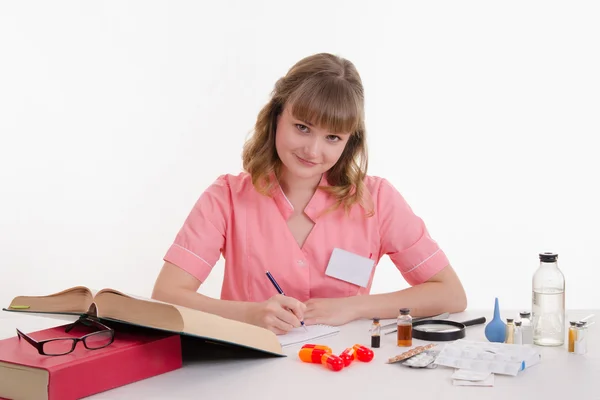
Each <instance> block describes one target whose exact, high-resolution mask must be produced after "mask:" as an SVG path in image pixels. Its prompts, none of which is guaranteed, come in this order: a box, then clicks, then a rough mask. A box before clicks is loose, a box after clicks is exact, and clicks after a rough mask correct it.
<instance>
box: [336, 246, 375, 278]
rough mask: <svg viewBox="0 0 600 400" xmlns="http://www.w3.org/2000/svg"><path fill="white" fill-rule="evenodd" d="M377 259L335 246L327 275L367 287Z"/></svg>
mask: <svg viewBox="0 0 600 400" xmlns="http://www.w3.org/2000/svg"><path fill="white" fill-rule="evenodd" d="M374 265H375V260H371V259H370V258H367V257H363V256H359V255H358V254H354V253H351V252H349V251H346V250H342V249H338V248H335V249H333V252H332V253H331V258H330V259H329V264H327V269H326V270H325V275H328V276H331V277H333V278H337V279H341V280H343V281H346V282H350V283H353V284H355V285H358V286H362V287H367V284H368V283H369V278H370V277H371V271H372V270H373V266H374Z"/></svg>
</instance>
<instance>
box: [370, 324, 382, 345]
mask: <svg viewBox="0 0 600 400" xmlns="http://www.w3.org/2000/svg"><path fill="white" fill-rule="evenodd" d="M379 346H381V324H380V323H379V318H373V324H372V325H371V347H375V348H379Z"/></svg>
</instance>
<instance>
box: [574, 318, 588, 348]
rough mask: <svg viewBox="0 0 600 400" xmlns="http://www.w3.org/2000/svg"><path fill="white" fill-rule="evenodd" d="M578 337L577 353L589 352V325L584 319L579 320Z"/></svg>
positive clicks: (576, 343)
mask: <svg viewBox="0 0 600 400" xmlns="http://www.w3.org/2000/svg"><path fill="white" fill-rule="evenodd" d="M576 329H577V337H576V338H575V349H574V350H575V354H585V353H587V326H586V323H585V322H583V321H578V322H577V327H576Z"/></svg>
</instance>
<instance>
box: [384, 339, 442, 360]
mask: <svg viewBox="0 0 600 400" xmlns="http://www.w3.org/2000/svg"><path fill="white" fill-rule="evenodd" d="M434 346H435V344H433V343H430V344H428V345H425V346H417V347H415V348H412V349H410V350H407V351H405V352H404V353H401V354H398V355H397V356H394V357H391V358H388V360H387V363H388V364H393V363H397V362H400V361H404V360H407V359H409V358H411V357H414V356H416V355H417V354H420V353H423V352H425V351H427V350H429V349H431V348H433V347H434Z"/></svg>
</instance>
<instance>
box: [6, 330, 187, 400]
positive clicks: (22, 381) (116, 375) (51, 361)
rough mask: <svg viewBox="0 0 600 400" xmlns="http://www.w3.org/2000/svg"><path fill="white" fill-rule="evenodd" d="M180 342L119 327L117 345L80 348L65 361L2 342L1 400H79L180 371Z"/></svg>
mask: <svg viewBox="0 0 600 400" xmlns="http://www.w3.org/2000/svg"><path fill="white" fill-rule="evenodd" d="M66 326H67V325H62V326H58V327H54V328H50V329H44V330H41V331H37V332H32V333H28V332H24V333H25V334H27V335H28V336H30V337H32V338H33V339H35V340H37V341H40V340H44V339H51V338H60V337H81V336H83V335H85V334H87V333H90V332H94V331H98V329H93V328H90V327H86V326H85V325H82V324H76V325H75V327H74V328H73V329H72V330H70V331H69V332H68V333H67V332H65V327H66ZM181 366H182V358H181V337H180V336H179V335H178V334H175V333H171V332H163V331H158V330H151V329H136V328H131V327H129V328H128V327H119V328H116V329H115V335H114V341H113V342H112V343H111V344H109V345H108V346H106V347H104V348H101V349H98V350H88V349H86V348H85V346H84V345H83V343H82V342H78V343H77V346H76V347H75V350H74V351H73V352H72V353H70V354H66V355H62V356H46V355H41V354H39V353H38V351H37V349H36V348H35V347H34V346H32V345H31V344H30V343H28V342H27V341H26V340H25V339H23V338H19V337H18V336H17V335H16V332H15V336H14V337H11V338H8V339H4V340H0V398H6V399H13V400H18V399H36V400H37V399H49V400H54V399H60V400H69V399H80V398H82V397H86V396H91V395H93V394H96V393H100V392H103V391H106V390H110V389H113V388H116V387H119V386H123V385H127V384H129V383H132V382H136V381H139V380H142V379H146V378H150V377H152V376H156V375H159V374H163V373H165V372H169V371H173V370H175V369H178V368H181Z"/></svg>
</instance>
